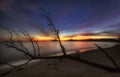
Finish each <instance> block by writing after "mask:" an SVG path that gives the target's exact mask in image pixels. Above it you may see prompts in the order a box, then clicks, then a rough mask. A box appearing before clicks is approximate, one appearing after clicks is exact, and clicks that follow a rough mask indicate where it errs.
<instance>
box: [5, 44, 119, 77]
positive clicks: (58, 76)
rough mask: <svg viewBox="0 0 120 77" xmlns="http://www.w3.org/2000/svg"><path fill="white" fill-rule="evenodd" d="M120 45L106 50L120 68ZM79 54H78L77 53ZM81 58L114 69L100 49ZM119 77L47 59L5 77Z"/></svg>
mask: <svg viewBox="0 0 120 77" xmlns="http://www.w3.org/2000/svg"><path fill="white" fill-rule="evenodd" d="M119 49H120V45H116V46H114V47H110V48H104V50H105V51H106V52H108V53H109V54H110V55H111V56H112V57H113V59H115V61H116V62H117V64H118V65H119V66H120V56H119V54H120V51H119ZM77 54H78V53H77ZM79 54H80V57H81V58H82V59H85V60H89V61H91V62H95V63H99V64H102V65H107V66H111V67H114V65H113V64H112V63H111V61H110V60H109V59H108V58H107V57H106V56H105V55H104V54H103V53H102V52H101V51H100V50H98V49H95V50H91V51H87V52H82V53H79ZM67 76H69V77H119V76H120V73H112V72H108V71H106V70H103V69H99V68H97V67H93V66H90V65H88V64H85V63H83V62H78V61H75V60H70V59H66V58H65V59H63V60H62V61H61V62H59V59H50V60H48V59H46V60H41V61H37V62H32V63H31V64H29V65H28V66H27V67H25V68H24V69H23V70H14V71H13V72H11V73H10V74H8V75H5V76H3V77H67Z"/></svg>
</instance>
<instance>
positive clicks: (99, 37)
mask: <svg viewBox="0 0 120 77" xmlns="http://www.w3.org/2000/svg"><path fill="white" fill-rule="evenodd" d="M116 38H117V36H80V35H78V36H73V37H69V36H67V37H65V36H62V37H60V39H61V41H67V40H89V39H95V40H96V39H116ZM33 40H35V41H52V40H55V38H54V37H50V36H37V37H35V38H34V39H33Z"/></svg>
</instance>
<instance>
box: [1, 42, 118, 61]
mask: <svg viewBox="0 0 120 77" xmlns="http://www.w3.org/2000/svg"><path fill="white" fill-rule="evenodd" d="M93 43H95V42H78V41H77V42H62V44H63V45H64V47H65V49H66V51H67V54H70V53H74V52H75V51H77V50H79V51H80V52H87V51H88V50H93V49H96V47H95V46H94V44H93ZM96 43H97V44H98V45H99V46H101V47H103V48H107V47H112V46H114V45H117V43H113V42H96ZM24 44H25V46H26V47H27V48H28V49H29V51H30V52H31V53H32V52H33V48H32V45H31V43H30V42H25V43H24ZM39 46H40V53H41V55H42V56H49V55H60V54H62V53H61V48H60V46H59V44H58V42H39ZM23 58H25V56H24V54H23V53H21V52H19V51H16V50H15V49H13V48H7V47H6V46H3V45H0V61H2V62H8V61H16V60H20V59H23Z"/></svg>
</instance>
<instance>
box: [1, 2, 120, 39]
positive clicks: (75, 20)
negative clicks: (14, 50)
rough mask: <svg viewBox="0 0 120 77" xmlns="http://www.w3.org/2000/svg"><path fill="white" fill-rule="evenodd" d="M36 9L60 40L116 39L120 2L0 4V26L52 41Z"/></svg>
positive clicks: (119, 20) (118, 32) (119, 17)
mask: <svg viewBox="0 0 120 77" xmlns="http://www.w3.org/2000/svg"><path fill="white" fill-rule="evenodd" d="M40 8H44V9H45V10H46V11H47V12H48V15H49V16H51V18H52V20H53V22H54V24H55V26H56V27H57V28H58V29H59V30H60V36H61V38H62V39H64V40H69V39H71V38H72V39H77V40H78V39H87V38H118V37H120V0H0V25H2V26H9V27H11V28H13V29H14V30H17V31H18V30H19V29H22V28H24V29H25V30H27V31H28V32H29V33H30V34H31V35H33V36H34V37H36V39H47V40H49V39H53V38H51V37H49V36H50V35H49V33H50V31H49V27H48V26H47V25H48V22H47V21H46V20H45V18H43V17H42V16H41V15H42V12H41V11H40ZM0 33H1V34H4V36H7V34H6V33H5V32H3V31H2V30H1V31H0ZM5 34H6V35H5ZM43 36H44V37H43Z"/></svg>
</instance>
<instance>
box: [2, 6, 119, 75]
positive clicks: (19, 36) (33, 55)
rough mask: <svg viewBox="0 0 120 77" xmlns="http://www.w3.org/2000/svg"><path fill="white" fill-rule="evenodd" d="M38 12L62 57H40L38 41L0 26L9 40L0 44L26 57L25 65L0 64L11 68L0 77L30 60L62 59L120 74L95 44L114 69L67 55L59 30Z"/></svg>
mask: <svg viewBox="0 0 120 77" xmlns="http://www.w3.org/2000/svg"><path fill="white" fill-rule="evenodd" d="M40 10H41V11H42V12H43V13H44V15H42V16H43V17H45V18H46V19H47V20H48V26H49V27H51V31H52V34H54V35H55V37H56V39H57V41H58V43H59V45H60V47H61V50H62V53H63V55H61V56H47V57H42V56H41V53H40V47H39V45H38V41H34V40H33V38H32V36H31V35H30V34H29V33H28V32H27V31H25V30H22V31H20V32H17V31H15V30H13V29H11V28H10V27H3V26H1V28H2V29H4V30H6V31H7V32H8V33H9V34H10V38H9V39H5V38H2V37H1V38H0V41H1V42H2V44H4V45H5V46H6V47H10V48H13V49H16V51H17V52H18V53H19V52H22V53H24V56H28V61H26V62H25V63H23V64H21V65H18V66H14V65H11V64H9V63H2V62H1V63H0V64H6V65H9V66H10V67H12V69H11V70H9V71H7V72H5V73H2V74H1V75H0V76H4V75H7V74H9V73H11V72H12V71H14V70H16V69H18V70H22V67H23V66H25V65H27V64H28V63H30V62H31V61H32V60H35V59H59V60H62V59H64V58H67V59H71V60H75V61H79V62H83V63H85V64H88V65H91V66H94V67H97V68H100V69H104V70H107V71H110V72H120V68H119V66H118V65H117V63H116V62H115V61H114V59H112V57H110V55H109V54H108V53H106V52H105V51H104V50H103V49H102V48H101V47H100V46H98V45H97V44H94V45H95V46H96V47H97V48H98V49H99V50H101V51H102V52H103V53H104V54H105V55H106V57H108V58H109V59H110V60H111V62H112V63H113V64H114V65H115V67H116V68H114V67H110V66H107V65H101V64H98V63H94V62H91V61H88V60H84V59H82V58H80V57H76V56H71V55H67V54H66V50H65V48H64V46H63V45H62V43H61V40H60V35H59V30H58V29H57V28H56V27H55V25H54V23H53V21H52V19H51V17H50V16H48V15H47V14H46V11H45V10H44V9H42V8H40ZM14 36H16V37H17V38H16V39H14ZM24 39H25V40H27V41H29V42H30V43H31V46H32V49H33V53H30V51H29V50H28V48H27V47H26V46H25V45H24V44H23V42H24V41H22V40H24ZM16 43H17V44H19V46H17V45H16Z"/></svg>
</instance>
